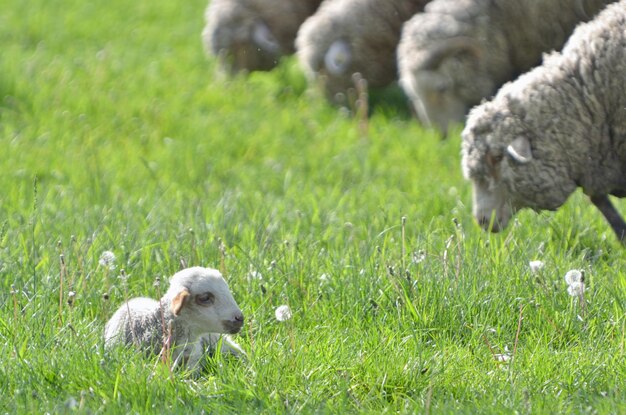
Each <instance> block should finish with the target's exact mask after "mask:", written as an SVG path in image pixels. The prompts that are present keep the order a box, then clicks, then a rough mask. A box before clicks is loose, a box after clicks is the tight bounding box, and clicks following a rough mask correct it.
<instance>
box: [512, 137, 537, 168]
mask: <svg viewBox="0 0 626 415" xmlns="http://www.w3.org/2000/svg"><path fill="white" fill-rule="evenodd" d="M506 151H507V153H509V155H510V156H511V157H513V159H514V160H516V161H517V162H519V163H522V164H524V163H528V162H529V161H531V160H532V159H533V153H532V151H531V149H530V142H529V141H528V139H527V138H526V137H524V136H520V137H517V138H516V139H515V140H513V142H512V143H511V144H509V146H508V147H507V148H506Z"/></svg>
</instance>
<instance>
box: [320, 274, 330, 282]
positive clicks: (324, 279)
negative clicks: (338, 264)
mask: <svg viewBox="0 0 626 415" xmlns="http://www.w3.org/2000/svg"><path fill="white" fill-rule="evenodd" d="M328 280H330V276H329V275H328V274H326V273H324V274H322V275H320V281H322V282H326V281H328Z"/></svg>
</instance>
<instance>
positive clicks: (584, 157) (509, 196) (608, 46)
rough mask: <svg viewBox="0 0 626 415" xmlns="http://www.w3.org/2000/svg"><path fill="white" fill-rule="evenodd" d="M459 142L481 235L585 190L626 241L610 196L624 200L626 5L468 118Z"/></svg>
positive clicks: (625, 226) (610, 10)
mask: <svg viewBox="0 0 626 415" xmlns="http://www.w3.org/2000/svg"><path fill="white" fill-rule="evenodd" d="M462 137H463V144H462V156H463V161H462V166H463V172H464V175H465V177H466V178H467V179H469V180H471V182H472V184H473V191H474V196H473V198H474V200H473V204H474V207H473V213H474V216H475V217H476V220H477V221H478V223H480V224H481V225H482V227H484V228H485V229H489V228H491V230H492V231H498V230H500V229H502V228H504V227H505V226H506V225H507V223H508V222H509V220H510V218H511V217H512V215H513V214H514V213H515V212H516V211H518V210H519V209H521V208H524V207H530V208H532V209H534V210H541V209H548V210H556V209H557V208H558V207H560V206H561V205H562V204H563V203H565V201H566V200H567V198H568V197H569V195H570V194H571V193H572V192H573V191H574V190H575V189H576V188H577V187H582V189H583V192H584V193H585V194H587V195H588V196H589V197H590V198H591V201H592V202H593V204H594V205H595V206H596V207H597V208H598V209H599V210H600V211H601V212H602V214H603V215H604V216H605V218H606V219H607V221H608V222H609V224H610V225H611V227H612V228H613V230H614V231H615V233H616V235H617V237H618V238H619V239H620V240H621V241H622V242H625V241H626V238H625V236H626V223H624V221H623V220H622V218H621V216H620V214H619V213H618V212H617V210H616V209H615V208H614V207H613V205H612V204H611V202H610V200H609V197H608V195H614V196H618V197H625V196H626V174H625V173H626V0H622V1H620V2H618V3H616V4H612V5H609V6H608V7H607V8H606V9H605V10H603V11H602V12H601V13H600V14H599V15H598V17H597V18H596V19H594V20H593V21H591V22H589V23H585V24H581V25H580V26H579V27H578V28H577V29H576V30H575V32H574V34H573V35H572V36H571V38H570V39H569V40H568V42H567V44H566V45H565V47H564V48H563V51H562V52H561V53H553V54H551V55H549V56H546V57H545V59H544V63H543V64H542V65H541V66H539V67H537V68H535V69H533V70H532V71H530V72H528V73H526V74H524V75H522V76H521V77H519V78H518V79H517V80H516V81H514V82H510V83H508V84H506V85H504V86H503V87H502V89H500V91H499V92H498V93H497V95H496V96H495V97H494V98H493V99H492V100H491V101H489V102H485V103H483V104H481V105H479V106H477V107H475V108H474V109H472V111H471V112H470V114H469V116H468V120H467V124H466V126H465V129H464V131H463V133H462ZM491 222H493V223H491Z"/></svg>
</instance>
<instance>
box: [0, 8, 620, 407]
mask: <svg viewBox="0 0 626 415" xmlns="http://www.w3.org/2000/svg"><path fill="white" fill-rule="evenodd" d="M205 6H206V3H205V2H204V1H199V0H191V1H187V2H168V1H162V0H157V1H150V2H149V1H146V0H136V1H133V2H127V1H121V0H110V1H106V2H105V1H102V0H94V1H89V2H85V1H78V0H65V1H59V0H45V1H44V0H28V1H23V0H7V1H6V2H5V5H4V6H3V7H2V10H1V11H0V44H1V45H2V52H1V53H0V146H1V151H0V189H1V193H0V413H10V414H14V413H16V414H21V413H24V414H26V413H46V412H48V413H75V412H76V413H218V414H228V413H233V414H234V413H237V414H247V413H266V414H274V413H340V414H346V413H376V414H382V413H426V414H427V413H467V414H480V413H489V414H492V413H520V414H530V413H593V414H609V413H612V414H616V413H626V395H625V392H624V391H625V389H626V352H625V330H626V316H625V315H626V271H625V267H624V265H625V251H624V248H622V247H621V246H620V244H619V243H618V242H617V241H616V239H615V237H614V235H613V233H612V231H611V229H610V228H609V226H608V225H607V224H606V223H605V222H604V220H603V218H602V216H601V214H600V213H599V212H598V211H596V210H595V208H594V207H593V206H592V205H591V204H590V203H589V201H588V200H587V199H586V197H585V196H584V195H582V194H581V193H580V192H577V193H576V194H574V195H573V196H572V197H571V199H570V200H569V201H568V202H567V204H566V205H565V206H564V207H563V208H562V209H560V210H559V211H558V212H543V213H539V214H538V213H534V212H526V211H524V212H521V213H519V214H518V215H517V216H516V219H515V221H512V223H511V224H510V226H509V228H508V229H507V230H506V231H504V232H503V233H501V234H488V233H485V232H483V231H482V230H480V229H479V228H478V226H477V225H476V224H475V223H474V221H473V219H472V217H471V189H470V186H469V183H468V182H466V181H465V180H464V179H463V177H462V174H461V169H460V137H459V132H460V127H457V129H456V130H455V131H454V133H453V134H451V136H450V137H449V138H448V139H446V140H441V139H440V138H439V137H438V136H437V135H436V134H434V133H433V132H430V131H427V130H424V129H423V128H422V127H421V126H420V125H419V124H418V123H417V122H416V121H415V120H414V119H412V118H411V116H410V113H409V111H408V109H407V107H406V102H405V100H404V99H403V98H402V96H401V95H400V94H398V93H397V91H396V93H394V92H393V91H392V92H386V93H379V94H376V93H374V92H372V100H373V101H374V102H373V105H372V110H371V111H372V113H371V116H370V118H369V120H368V122H367V124H364V123H363V121H362V120H359V119H355V118H354V117H351V116H350V115H349V114H347V113H346V111H340V110H338V109H337V108H334V107H332V106H330V105H328V104H327V103H326V102H325V101H324V100H323V99H322V98H321V97H320V96H319V94H316V93H315V92H314V91H311V90H309V89H308V88H307V85H306V81H305V79H304V77H303V75H302V73H301V72H300V70H299V68H298V66H297V63H296V62H295V60H294V59H286V60H285V61H284V62H282V63H281V65H280V66H279V67H278V68H277V69H275V70H274V71H272V72H269V73H254V74H252V75H250V76H247V77H245V76H239V77H235V78H228V77H225V76H223V75H221V74H220V73H219V72H218V71H216V65H215V62H214V61H212V60H211V59H208V58H207V57H206V56H205V55H204V53H203V50H202V46H201V42H200V32H201V30H202V26H203V16H202V15H203V11H204V7H205ZM616 203H617V206H618V208H619V209H620V210H621V211H623V212H624V211H626V204H625V203H626V202H623V201H622V202H620V201H617V202H616ZM106 251H110V252H112V253H113V254H114V255H115V261H114V262H113V263H105V262H102V261H100V258H101V256H102V254H103V252H106ZM534 260H539V261H542V262H543V264H544V266H543V268H541V269H539V270H531V267H530V265H529V263H530V261H534ZM184 265H187V266H191V265H203V266H212V267H215V268H218V269H220V270H221V271H222V272H223V273H224V275H225V277H226V279H227V280H228V282H229V284H230V286H231V289H232V291H233V295H234V297H235V299H236V300H237V301H238V303H239V305H240V307H241V308H242V310H243V312H244V314H245V316H246V324H245V326H244V329H243V331H242V332H241V334H240V335H237V336H236V341H237V342H238V343H239V344H240V345H241V346H242V348H243V349H244V350H245V351H246V352H247V354H248V357H247V359H244V360H237V359H233V358H223V357H220V356H217V357H214V358H209V359H208V361H207V362H206V364H207V369H206V370H205V372H204V373H203V374H202V375H201V376H199V377H196V376H192V375H190V374H189V373H185V372H184V371H171V370H170V368H169V367H168V366H167V365H165V364H163V363H161V362H160V361H159V360H158V359H157V358H147V357H145V356H143V355H142V354H140V353H137V352H136V351H135V350H132V349H129V350H126V349H117V350H114V351H110V352H109V351H105V350H104V348H103V330H104V324H105V322H106V321H107V319H108V318H109V317H110V315H111V314H112V313H113V311H114V310H115V309H116V308H117V307H118V306H119V305H120V304H121V303H122V302H123V301H124V300H125V299H126V298H130V297H134V296H151V297H153V298H156V297H158V296H159V295H160V294H159V293H162V292H163V291H164V290H165V289H166V284H167V278H168V277H169V276H171V275H172V274H173V273H175V272H176V271H177V270H179V269H180V268H181V266H184ZM572 269H580V270H583V271H584V275H585V287H586V291H585V292H584V294H583V295H582V296H570V295H569V294H568V290H567V288H568V286H567V283H566V282H565V280H564V275H565V274H566V272H567V271H569V270H572ZM122 270H124V271H122ZM123 274H126V275H127V278H126V279H125V278H120V275H123ZM159 281H160V284H159V283H158V282H159ZM281 305H288V306H289V307H290V309H291V311H292V318H291V319H289V320H286V321H278V320H277V319H276V316H275V310H276V308H277V307H279V306H281Z"/></svg>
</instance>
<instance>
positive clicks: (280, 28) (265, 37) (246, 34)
mask: <svg viewBox="0 0 626 415" xmlns="http://www.w3.org/2000/svg"><path fill="white" fill-rule="evenodd" d="M321 2H322V0H211V1H210V2H209V5H208V6H207V8H206V12H205V20H206V25H205V27H204V30H203V31H202V41H203V44H204V47H205V50H206V51H207V53H208V54H210V55H214V56H218V57H220V59H221V64H222V65H223V67H224V68H225V69H227V70H229V71H231V72H239V71H244V70H246V71H255V70H269V69H272V68H274V67H275V66H276V65H277V64H278V61H279V59H280V58H281V56H284V55H289V54H291V53H293V52H294V51H295V46H294V40H295V38H296V34H297V33H298V28H299V27H300V25H301V24H302V22H304V20H305V19H306V18H307V17H309V16H310V15H312V14H313V13H314V12H315V10H317V7H318V6H319V5H320V3H321Z"/></svg>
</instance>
